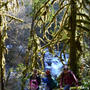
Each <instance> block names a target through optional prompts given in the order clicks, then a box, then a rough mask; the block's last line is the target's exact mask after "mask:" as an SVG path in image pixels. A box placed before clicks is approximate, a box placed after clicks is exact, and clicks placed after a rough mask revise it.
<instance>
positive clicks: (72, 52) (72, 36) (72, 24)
mask: <svg viewBox="0 0 90 90" xmlns="http://www.w3.org/2000/svg"><path fill="white" fill-rule="evenodd" d="M70 28H71V34H70V68H71V70H72V71H73V72H74V74H75V75H76V76H77V73H78V65H77V63H78V61H77V58H76V52H77V50H76V43H75V31H76V3H75V0H71V17H70Z"/></svg>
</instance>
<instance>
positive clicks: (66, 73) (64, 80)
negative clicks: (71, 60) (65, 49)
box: [60, 65, 78, 90]
mask: <svg viewBox="0 0 90 90" xmlns="http://www.w3.org/2000/svg"><path fill="white" fill-rule="evenodd" d="M74 84H75V85H76V86H78V80H77V78H76V76H75V75H74V73H73V72H72V71H71V70H69V69H68V66H67V65H65V66H64V69H63V72H62V73H61V77H60V90H61V88H62V87H63V85H64V90H70V87H71V86H72V85H74Z"/></svg>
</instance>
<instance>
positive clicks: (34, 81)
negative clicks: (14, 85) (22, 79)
mask: <svg viewBox="0 0 90 90" xmlns="http://www.w3.org/2000/svg"><path fill="white" fill-rule="evenodd" d="M37 88H38V82H37V79H32V80H30V90H37Z"/></svg>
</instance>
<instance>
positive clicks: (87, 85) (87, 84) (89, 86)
mask: <svg viewBox="0 0 90 90" xmlns="http://www.w3.org/2000/svg"><path fill="white" fill-rule="evenodd" d="M82 87H83V88H84V90H90V78H88V77H84V78H83V81H82Z"/></svg>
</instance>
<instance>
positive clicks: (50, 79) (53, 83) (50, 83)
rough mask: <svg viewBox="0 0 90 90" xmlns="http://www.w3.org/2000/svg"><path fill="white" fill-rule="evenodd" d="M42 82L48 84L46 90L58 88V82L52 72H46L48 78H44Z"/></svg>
mask: <svg viewBox="0 0 90 90" xmlns="http://www.w3.org/2000/svg"><path fill="white" fill-rule="evenodd" d="M42 81H43V82H44V83H46V90H53V89H54V88H55V87H57V85H58V84H57V81H56V80H55V79H54V78H53V77H52V76H51V73H50V70H47V71H46V77H45V78H42Z"/></svg>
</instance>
